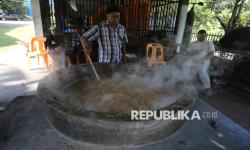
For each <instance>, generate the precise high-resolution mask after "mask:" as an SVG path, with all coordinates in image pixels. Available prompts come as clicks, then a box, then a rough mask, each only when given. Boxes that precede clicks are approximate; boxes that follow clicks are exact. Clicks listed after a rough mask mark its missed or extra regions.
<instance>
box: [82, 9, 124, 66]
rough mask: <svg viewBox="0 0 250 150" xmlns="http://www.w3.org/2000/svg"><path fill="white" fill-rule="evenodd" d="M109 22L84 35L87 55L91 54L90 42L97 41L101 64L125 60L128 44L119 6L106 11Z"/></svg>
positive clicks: (96, 26)
mask: <svg viewBox="0 0 250 150" xmlns="http://www.w3.org/2000/svg"><path fill="white" fill-rule="evenodd" d="M106 15H107V20H106V21H103V22H101V23H99V24H97V25H94V26H93V27H92V28H91V29H90V30H88V31H87V32H85V33H84V34H83V36H82V37H83V41H84V43H85V52H86V54H88V55H89V54H90V53H91V44H90V42H92V41H94V40H95V39H97V41H98V45H99V49H98V58H99V59H98V60H99V63H116V64H117V63H120V62H121V59H122V58H123V59H124V60H125V54H126V48H125V43H127V42H128V38H127V34H126V29H125V27H124V26H123V25H121V24H120V23H119V21H120V10H119V8H118V7H117V6H111V7H109V8H108V9H107V10H106Z"/></svg>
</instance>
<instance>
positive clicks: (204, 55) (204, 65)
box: [187, 30, 215, 96]
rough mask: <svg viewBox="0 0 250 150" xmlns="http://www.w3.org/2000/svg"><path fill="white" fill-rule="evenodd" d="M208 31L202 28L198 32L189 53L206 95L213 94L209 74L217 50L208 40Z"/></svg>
mask: <svg viewBox="0 0 250 150" xmlns="http://www.w3.org/2000/svg"><path fill="white" fill-rule="evenodd" d="M206 36H207V34H206V31H205V30H200V31H198V33H197V41H195V42H192V43H191V44H190V45H189V48H188V49H187V53H188V54H190V56H192V65H191V66H192V69H193V70H194V71H195V72H197V73H198V75H199V77H200V79H201V82H202V84H203V87H204V95H206V96H212V91H211V83H210V78H209V75H208V67H209V65H210V58H211V57H212V56H213V52H214V51H215V48H214V44H213V43H212V42H210V41H207V40H206Z"/></svg>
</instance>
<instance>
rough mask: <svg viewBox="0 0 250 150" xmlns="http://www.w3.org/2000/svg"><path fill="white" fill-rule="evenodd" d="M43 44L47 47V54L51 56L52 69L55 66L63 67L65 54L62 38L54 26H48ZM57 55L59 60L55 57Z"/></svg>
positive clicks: (64, 65)
mask: <svg viewBox="0 0 250 150" xmlns="http://www.w3.org/2000/svg"><path fill="white" fill-rule="evenodd" d="M45 45H46V47H48V48H49V55H50V57H51V58H52V67H53V70H55V68H56V67H60V68H65V67H66V56H65V52H64V49H63V40H62V38H61V37H60V36H59V34H58V32H57V30H56V28H55V27H50V31H49V35H48V36H47V37H46V42H45ZM58 56H59V57H60V60H58V59H57V57H58Z"/></svg>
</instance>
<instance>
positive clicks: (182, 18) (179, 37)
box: [176, 3, 188, 53]
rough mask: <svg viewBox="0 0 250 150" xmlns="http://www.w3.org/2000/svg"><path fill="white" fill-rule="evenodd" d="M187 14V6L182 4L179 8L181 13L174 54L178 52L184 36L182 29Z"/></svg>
mask: <svg viewBox="0 0 250 150" xmlns="http://www.w3.org/2000/svg"><path fill="white" fill-rule="evenodd" d="M187 12H188V4H187V3H184V4H182V6H181V13H180V19H179V25H178V29H177V36H176V43H177V44H178V46H177V50H176V52H177V53H179V52H180V48H181V43H182V39H183V35H184V29H185V24H186V18H187Z"/></svg>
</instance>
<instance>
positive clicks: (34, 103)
mask: <svg viewBox="0 0 250 150" xmlns="http://www.w3.org/2000/svg"><path fill="white" fill-rule="evenodd" d="M194 109H195V110H198V111H199V113H203V112H215V111H217V110H215V109H214V108H212V107H211V106H209V105H208V104H207V103H205V102H204V101H203V100H198V102H197V105H196V107H195V108H194ZM207 121H208V120H207V119H204V118H203V119H202V120H193V121H186V122H185V123H184V125H183V126H182V127H181V128H180V129H179V130H178V131H177V132H175V133H174V134H172V135H171V136H168V137H166V138H164V139H162V140H160V141H158V142H154V143H151V144H144V145H139V146H133V145H126V146H119V145H117V146H107V145H101V144H100V145H99V144H89V143H84V142H79V141H74V140H72V139H69V138H67V137H66V136H64V135H62V134H60V133H59V132H57V131H56V130H55V129H53V127H52V126H51V125H50V124H49V123H48V120H47V118H46V115H45V114H44V113H43V111H42V105H41V104H40V103H39V102H38V100H37V98H36V97H34V96H31V97H30V96H29V97H28V96H23V97H19V98H16V99H15V100H14V101H12V103H10V104H9V105H8V106H7V108H6V110H5V111H4V112H1V113H0V139H1V140H0V149H1V150H48V149H51V150H67V149H68V150H69V149H70V150H166V149H170V150H175V149H178V150H195V149H202V150H212V149H227V150H235V149H242V150H243V149H249V148H250V143H249V141H250V134H249V133H248V132H247V131H246V130H245V129H243V128H241V127H240V126H239V125H238V124H236V123H234V122H233V121H232V120H230V119H228V118H227V117H226V116H224V115H223V114H221V113H220V112H218V117H217V118H215V121H216V122H217V123H218V126H219V128H218V129H217V130H215V129H213V128H211V127H210V126H209V124H208V123H207Z"/></svg>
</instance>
